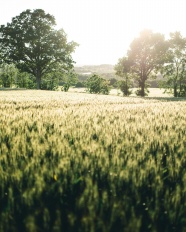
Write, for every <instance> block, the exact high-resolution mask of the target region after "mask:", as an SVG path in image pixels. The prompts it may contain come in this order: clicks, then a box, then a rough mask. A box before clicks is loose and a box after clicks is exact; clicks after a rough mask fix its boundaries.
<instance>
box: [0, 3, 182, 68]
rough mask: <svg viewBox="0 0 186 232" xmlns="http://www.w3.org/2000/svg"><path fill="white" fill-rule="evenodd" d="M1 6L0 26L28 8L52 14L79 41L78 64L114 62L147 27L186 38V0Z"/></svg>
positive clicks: (69, 36) (72, 38) (75, 57)
mask: <svg viewBox="0 0 186 232" xmlns="http://www.w3.org/2000/svg"><path fill="white" fill-rule="evenodd" d="M0 6H1V7H0V25H2V24H5V25H6V24H7V23H8V22H11V19H12V17H15V16H18V15H19V14H20V13H21V12H23V11H25V10H27V9H31V10H33V9H43V10H44V11H45V12H46V13H49V14H51V15H53V16H54V17H55V19H56V24H57V28H63V29H64V30H65V32H66V33H67V35H68V41H69V42H70V41H72V40H73V41H75V42H77V43H78V44H79V46H78V47H77V48H76V51H75V53H74V54H73V55H72V56H73V59H74V61H75V62H76V65H77V66H80V65H99V64H113V65H115V64H116V63H117V62H118V59H119V58H121V57H123V56H125V55H126V53H127V50H128V49H129V46H130V43H131V42H132V40H133V39H134V38H135V37H138V35H139V33H140V31H142V30H144V29H150V30H152V31H153V32H160V33H162V34H164V35H165V36H166V38H168V35H169V33H170V32H175V31H180V32H181V34H182V36H184V37H186V0H52V1H49V0H0Z"/></svg>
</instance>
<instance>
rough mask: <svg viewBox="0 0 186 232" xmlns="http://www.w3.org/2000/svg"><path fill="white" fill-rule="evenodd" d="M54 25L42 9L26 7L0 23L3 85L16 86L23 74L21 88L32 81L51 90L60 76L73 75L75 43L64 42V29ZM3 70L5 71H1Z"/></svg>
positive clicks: (0, 59) (39, 87) (0, 55)
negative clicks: (7, 20) (57, 28)
mask: <svg viewBox="0 0 186 232" xmlns="http://www.w3.org/2000/svg"><path fill="white" fill-rule="evenodd" d="M55 26H56V22H55V18H54V17H53V16H52V15H50V14H46V13H45V12H44V11H43V10H42V9H36V10H34V11H31V10H26V11H24V12H22V13H21V14H20V15H19V16H16V17H14V18H13V19H12V21H11V23H7V25H6V26H5V25H1V26H0V48H1V49H0V64H1V73H0V75H1V77H0V79H1V84H2V85H3V86H5V87H7V86H11V85H12V84H14V82H16V84H17V85H19V86H20V80H21V78H23V75H24V78H23V79H24V82H25V85H26V86H23V87H27V85H29V84H31V83H30V82H32V84H31V85H33V87H34V86H35V87H37V89H41V88H47V89H53V88H55V85H56V82H57V81H60V79H62V80H64V79H65V78H67V77H71V76H72V78H74V75H75V74H74V71H73V64H74V61H73V59H72V56H71V54H72V53H73V52H74V51H75V48H76V46H78V44H77V43H75V42H74V41H71V42H68V41H67V35H66V33H65V32H64V30H63V29H60V30H56V29H55ZM5 69H7V74H4V73H5ZM11 70H12V72H13V75H12V76H11V74H10V73H11ZM16 73H17V74H16ZM18 73H19V74H18ZM25 74H27V75H25ZM10 76H11V77H10ZM15 76H16V77H15ZM5 79H6V80H5ZM22 84H23V83H22ZM66 84H68V83H66ZM57 85H58V83H57Z"/></svg>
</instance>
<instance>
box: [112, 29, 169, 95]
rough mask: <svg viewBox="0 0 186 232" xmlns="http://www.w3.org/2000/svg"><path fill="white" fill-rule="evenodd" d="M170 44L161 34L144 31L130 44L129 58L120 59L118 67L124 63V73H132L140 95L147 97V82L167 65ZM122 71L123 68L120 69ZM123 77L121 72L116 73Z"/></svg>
mask: <svg viewBox="0 0 186 232" xmlns="http://www.w3.org/2000/svg"><path fill="white" fill-rule="evenodd" d="M167 49H168V44H167V42H166V41H165V39H164V36H163V35H162V34H160V33H153V32H152V31H150V30H144V31H142V32H141V33H140V36H139V37H138V38H135V39H134V40H133V41H132V43H131V44H130V48H129V50H128V52H127V56H126V57H124V58H123V59H120V60H119V62H118V65H117V66H118V67H119V66H121V61H125V62H124V63H123V69H122V72H123V73H124V74H123V75H124V76H126V74H125V73H130V74H131V75H132V76H133V78H134V79H135V80H136V82H137V83H138V87H139V90H138V93H137V94H138V95H140V96H145V94H146V93H145V89H146V81H147V80H148V79H149V77H150V76H152V75H153V74H155V73H156V72H157V71H158V70H159V69H160V68H161V67H162V65H163V64H164V63H165V58H166V51H167ZM120 70H121V68H120ZM116 74H117V75H121V71H119V72H118V70H117V72H116Z"/></svg>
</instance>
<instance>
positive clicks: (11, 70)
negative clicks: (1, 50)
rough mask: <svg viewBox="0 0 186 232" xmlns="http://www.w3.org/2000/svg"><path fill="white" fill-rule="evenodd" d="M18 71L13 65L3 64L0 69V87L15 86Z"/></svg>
mask: <svg viewBox="0 0 186 232" xmlns="http://www.w3.org/2000/svg"><path fill="white" fill-rule="evenodd" d="M17 74H18V70H17V68H16V67H15V66H14V65H13V64H5V63H3V64H2V65H1V67H0V84H1V85H2V87H5V88H10V87H12V86H13V85H15V84H16V79H17Z"/></svg>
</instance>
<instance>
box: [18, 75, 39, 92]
mask: <svg viewBox="0 0 186 232" xmlns="http://www.w3.org/2000/svg"><path fill="white" fill-rule="evenodd" d="M16 79H17V80H16V86H17V87H18V88H27V89H34V88H36V83H35V77H34V76H33V75H31V74H29V73H27V72H20V71H18V74H17V78H16Z"/></svg>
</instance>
